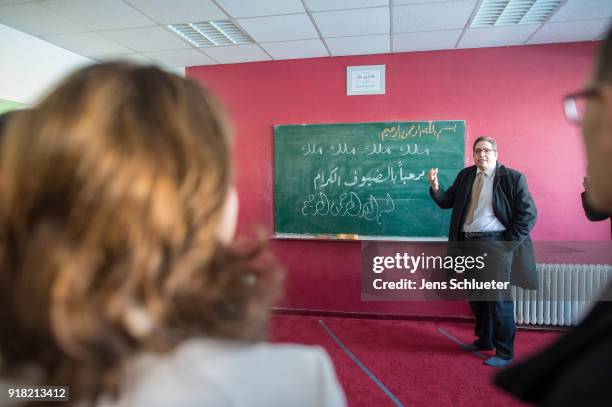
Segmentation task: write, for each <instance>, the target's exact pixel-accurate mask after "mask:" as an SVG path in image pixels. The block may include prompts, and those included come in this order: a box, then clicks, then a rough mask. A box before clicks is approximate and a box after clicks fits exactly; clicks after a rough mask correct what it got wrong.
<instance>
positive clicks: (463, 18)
mask: <svg viewBox="0 0 612 407" xmlns="http://www.w3.org/2000/svg"><path fill="white" fill-rule="evenodd" d="M476 3H477V1H476V0H468V1H452V2H447V3H435V4H415V5H412V6H400V7H394V8H393V32H394V33H402V32H417V31H435V30H451V29H463V28H464V27H465V25H466V24H467V22H468V20H469V19H470V16H471V15H472V12H473V11H474V6H475V5H476Z"/></svg>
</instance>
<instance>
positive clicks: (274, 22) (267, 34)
mask: <svg viewBox="0 0 612 407" xmlns="http://www.w3.org/2000/svg"><path fill="white" fill-rule="evenodd" d="M236 21H237V22H238V24H239V25H240V26H241V27H242V28H243V29H244V31H246V33H247V34H249V35H250V36H251V37H253V39H255V41H257V42H278V41H291V40H306V39H311V38H319V34H318V33H317V30H316V29H315V27H314V25H313V24H312V21H311V20H310V18H309V17H308V15H307V14H291V15H286V16H276V17H256V18H242V19H239V20H236Z"/></svg>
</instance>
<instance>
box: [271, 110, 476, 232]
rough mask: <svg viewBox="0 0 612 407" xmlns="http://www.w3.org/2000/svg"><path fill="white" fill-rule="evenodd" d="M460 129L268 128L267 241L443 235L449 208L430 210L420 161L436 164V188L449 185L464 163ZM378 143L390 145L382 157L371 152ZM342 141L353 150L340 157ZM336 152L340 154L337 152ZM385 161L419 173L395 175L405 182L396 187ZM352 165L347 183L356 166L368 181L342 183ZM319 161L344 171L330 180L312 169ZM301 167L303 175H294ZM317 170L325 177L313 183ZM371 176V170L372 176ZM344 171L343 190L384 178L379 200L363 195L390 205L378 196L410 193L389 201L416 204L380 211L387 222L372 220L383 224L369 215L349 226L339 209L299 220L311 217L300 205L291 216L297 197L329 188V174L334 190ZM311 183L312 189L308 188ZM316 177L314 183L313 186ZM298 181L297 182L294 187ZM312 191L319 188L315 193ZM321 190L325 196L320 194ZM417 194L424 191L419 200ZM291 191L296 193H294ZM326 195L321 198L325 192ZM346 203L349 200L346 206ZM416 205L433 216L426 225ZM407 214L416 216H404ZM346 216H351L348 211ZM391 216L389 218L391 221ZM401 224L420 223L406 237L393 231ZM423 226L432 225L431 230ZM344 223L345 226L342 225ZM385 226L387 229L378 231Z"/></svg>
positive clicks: (458, 125) (456, 125)
mask: <svg viewBox="0 0 612 407" xmlns="http://www.w3.org/2000/svg"><path fill="white" fill-rule="evenodd" d="M465 127H466V124H465V121H464V120H439V121H394V122H365V123H330V124H301V125H276V126H274V238H276V239H321V240H392V241H443V240H446V239H447V236H446V235H447V232H448V222H449V219H450V211H443V210H441V209H439V208H437V207H435V210H434V209H433V207H434V205H435V204H434V203H433V200H431V198H430V197H429V195H428V193H427V191H428V184H427V179H426V174H425V176H423V173H424V169H425V166H433V167H438V168H441V177H440V178H441V185H442V186H443V187H448V186H449V185H450V183H452V181H453V180H454V177H455V176H456V174H457V172H458V171H459V170H461V169H462V168H463V166H464V162H465V156H464V153H465ZM347 140H349V142H354V145H351V144H347ZM336 141H338V146H337V147H335V150H334V143H335V142H336ZM379 141H380V142H379ZM369 143H372V146H371V148H370V147H368V144H369ZM377 144H378V147H380V148H381V149H383V148H387V147H389V149H390V150H391V152H388V151H387V153H389V154H388V155H385V154H384V153H383V152H382V150H381V151H375V150H376V149H377ZM306 145H308V147H306ZM347 145H349V147H348V148H349V150H350V149H351V148H352V150H353V151H352V152H353V155H352V156H351V155H350V154H346V153H347ZM298 147H299V151H298ZM368 148H370V150H368ZM403 148H405V150H402V149H403ZM419 148H420V150H419ZM311 149H312V150H313V151H316V152H317V153H320V154H319V155H315V156H313V157H312V161H308V160H311V158H310V156H309V154H310V153H311V152H310V150H311ZM355 151H357V153H355ZM424 151H426V152H427V154H426V155H422V154H423V152H424ZM334 152H335V153H334ZM415 152H416V153H415ZM341 153H344V154H341ZM326 154H327V156H326ZM343 155H344V156H345V157H343ZM400 155H401V157H400ZM304 157H306V158H304ZM326 157H327V158H326ZM399 159H401V161H399ZM317 160H319V161H317ZM326 160H327V161H326ZM351 160H352V161H351ZM390 160H391V161H392V160H398V163H399V166H400V167H401V165H402V164H405V163H406V164H413V165H417V164H418V166H420V168H419V169H420V171H419V173H418V175H417V176H415V175H416V174H414V173H410V175H411V176H412V177H413V178H412V179H410V178H408V177H402V180H404V181H403V185H405V186H403V185H402V183H400V182H399V181H398V182H396V179H397V178H398V177H397V174H396V175H395V178H392V179H393V184H391V183H390V181H389V179H388V176H389V173H391V174H390V175H391V176H393V175H394V174H393V168H391V166H390V165H389V166H387V163H388V162H390ZM351 163H353V164H351ZM355 163H358V164H355ZM351 165H357V167H356V168H357V169H356V170H355V171H353V172H354V173H355V176H354V178H353V179H354V180H358V177H357V173H358V170H362V171H366V172H367V171H369V174H372V175H368V176H367V177H366V176H365V175H362V178H361V179H362V180H363V179H366V180H371V181H372V182H371V183H370V184H369V185H366V184H363V185H360V184H362V183H359V184H354V183H352V182H347V181H346V180H347V179H348V177H347V176H346V172H347V171H348V172H350V170H352V169H353V168H355V167H351ZM360 165H363V168H359V166H360ZM311 166H312V167H311ZM320 166H322V167H321V168H323V167H325V166H327V167H328V169H329V168H331V167H333V166H335V167H334V170H336V173H335V174H334V175H338V173H341V172H342V171H343V170H345V171H344V174H341V175H339V176H337V177H335V178H334V177H331V176H330V175H329V174H330V172H329V171H328V172H327V173H325V171H322V172H321V171H319V167H320ZM343 166H344V167H343ZM384 166H387V168H385V169H386V170H387V172H386V173H385V172H384V171H385V169H382V170H381V168H383V167H384ZM406 168H407V167H406V166H405V167H404V169H406ZM442 168H444V170H442ZM314 169H317V172H316V173H313V172H312V171H313V170H314ZM395 169H396V170H397V169H398V168H397V167H395ZM374 170H376V172H375V173H374V172H373V171H374ZM399 170H402V168H399ZM300 171H302V172H304V173H300ZM396 172H397V171H396ZM381 173H383V174H386V175H387V177H382V176H381ZM406 173H407V172H406ZM320 174H323V177H322V180H323V181H326V182H320V181H321V175H320ZM374 174H378V175H377V176H376V177H374ZM315 175H316V177H315ZM343 175H344V177H345V178H344V180H345V181H343V182H344V184H342V188H349V189H353V190H354V189H356V188H357V187H358V186H362V187H363V188H362V189H360V192H362V193H364V194H369V192H370V189H368V188H370V185H372V184H374V185H373V186H372V190H376V188H377V187H381V186H382V185H383V184H380V185H379V184H378V182H379V180H383V178H386V179H385V180H383V181H384V182H387V185H386V187H382V189H380V188H379V189H378V190H377V191H378V192H377V193H378V194H379V195H378V197H376V193H374V192H373V193H371V194H370V197H371V198H373V196H372V195H374V197H376V198H375V199H374V203H375V204H376V203H377V201H378V202H383V203H384V202H387V203H388V202H389V201H388V200H387V201H384V199H380V194H381V193H385V192H390V193H391V195H397V194H399V195H405V196H407V197H408V198H409V199H408V198H402V199H399V200H397V199H396V201H395V202H402V203H404V204H405V202H408V201H414V202H415V204H412V203H411V202H409V203H410V205H412V206H411V207H410V209H409V210H408V211H405V209H406V208H405V207H404V211H400V210H398V211H397V213H393V211H392V210H391V211H386V212H388V213H385V214H384V215H385V216H388V217H387V218H383V219H386V220H387V222H388V223H387V225H384V222H380V218H379V217H380V216H381V215H379V217H377V218H376V219H377V220H378V222H377V223H378V224H381V223H382V226H381V225H376V224H374V222H373V220H374V219H369V218H368V219H367V220H370V221H372V222H370V223H368V222H365V221H364V222H361V224H360V226H355V224H356V223H355V222H357V223H359V221H356V220H355V219H354V218H349V217H346V218H341V216H342V213H340V214H339V216H337V215H336V216H322V214H323V215H325V214H324V213H323V211H321V212H319V211H317V212H316V213H314V215H315V216H314V217H304V216H306V215H310V213H309V210H307V211H306V212H304V210H302V213H301V214H300V213H298V212H299V206H300V205H301V202H302V198H303V196H301V195H304V196H306V195H307V196H309V197H310V196H312V195H313V192H314V193H317V190H316V189H317V188H323V187H327V186H328V185H329V188H333V187H334V186H335V183H336V179H338V188H340V184H341V181H340V179H341V178H342V176H343ZM351 175H352V174H351ZM360 175H361V173H360ZM291 177H298V178H291ZM326 177H327V180H326ZM313 178H314V180H313ZM332 178H333V180H334V184H333V185H330V184H329V181H330V180H331V179H332ZM406 179H408V181H414V182H416V183H411V182H408V183H407V182H406V181H405V180H406ZM305 180H307V181H305ZM313 181H314V187H313V186H312V183H313ZM317 181H319V183H318V185H317ZM383 181H380V182H383ZM304 182H308V184H304ZM297 184H300V185H299V186H296V185H297ZM351 184H352V185H351ZM349 185H351V187H349ZM426 185H427V187H426ZM313 188H314V190H313ZM387 189H388V190H387ZM287 191H288V192H287ZM343 191H344V192H345V193H344V194H343V195H342V196H345V195H346V193H348V192H349V190H348V189H342V190H340V191H339V192H343ZM410 191H412V192H410ZM318 192H319V193H322V192H321V191H320V190H319V191H318ZM323 192H325V193H327V191H323ZM339 192H338V193H339ZM424 194H427V195H426V197H425V195H424ZM298 195H300V196H299V197H297V198H296V196H298ZM353 195H355V194H351V202H352V196H353ZM355 196H356V195H355ZM387 196H388V199H391V196H389V194H387ZM298 198H299V199H298ZM325 198H326V199H327V196H326V197H325ZM371 198H370V199H371ZM417 198H418V199H417ZM296 199H297V201H296ZM356 199H357V200H358V199H359V198H358V197H356ZM288 201H291V202H290V204H289V206H288V203H287V202H288ZM331 201H332V200H331V199H330V202H331ZM345 202H347V200H345ZM355 202H357V201H355ZM364 202H365V201H364ZM304 203H306V202H304ZM337 203H338V201H336V204H337ZM391 203H393V204H394V205H393V208H395V203H394V202H393V200H391ZM359 205H360V208H361V202H359ZM415 205H416V206H415ZM419 205H420V206H419ZM311 206H312V205H311ZM328 206H329V208H328V209H333V207H334V204H333V203H332V204H330V203H329V202H328ZM345 206H349V205H348V204H347V205H345ZM381 206H382V205H381ZM363 207H364V208H365V207H366V205H363ZM400 207H401V205H398V208H400ZM376 208H378V205H376ZM417 208H419V209H422V210H423V211H425V212H424V213H428V214H429V216H430V218H431V219H433V220H432V221H431V222H429V221H428V222H425V221H424V220H423V217H422V216H420V215H419V213H418V209H417ZM309 209H310V207H309ZM336 209H337V207H336ZM343 209H344V207H343ZM364 211H365V209H364ZM415 211H416V212H415ZM311 212H312V211H311ZM330 212H331V211H330ZM380 212H381V213H382V212H385V211H383V210H380ZM404 212H406V214H403V213H404ZM411 212H415V213H413V214H412V215H411ZM364 213H365V212H364ZM368 213H370V212H368ZM345 215H346V211H345ZM351 216H353V217H354V216H355V215H351ZM393 216H395V218H394V217H393ZM326 217H327V219H326ZM315 218H316V219H315ZM366 218H367V216H363V217H362V219H366ZM430 218H427V219H430ZM345 219H346V220H345ZM306 221H308V222H311V224H306V223H307V222H306ZM328 221H329V222H328ZM404 221H405V222H408V224H412V223H417V224H418V223H420V224H421V226H420V228H419V227H415V228H414V230H415V233H413V234H406V233H398V228H399V226H397V225H402V224H404V223H402V222H404ZM333 222H335V225H336V226H337V227H338V229H337V230H336V229H334V230H330V229H329V228H332V227H335V226H333V225H332V223H333ZM343 222H347V225H345V224H344V223H343ZM349 223H350V224H349ZM430 224H432V225H433V226H431V227H430ZM370 225H374V226H370ZM389 225H393V226H389ZM423 225H426V226H423ZM345 226H346V228H348V229H343V227H345ZM309 228H311V230H308V229H309ZM357 228H360V229H359V231H358V233H353V232H354V231H355V229H357ZM386 228H388V229H386ZM296 229H299V230H296ZM321 229H322V230H321ZM386 230H389V231H391V232H393V233H384V232H385V231H386ZM367 232H374V233H367Z"/></svg>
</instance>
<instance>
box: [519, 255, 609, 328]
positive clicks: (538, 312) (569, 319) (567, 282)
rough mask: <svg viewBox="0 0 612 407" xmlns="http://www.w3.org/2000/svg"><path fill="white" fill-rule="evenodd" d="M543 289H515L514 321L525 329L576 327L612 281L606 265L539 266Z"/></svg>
mask: <svg viewBox="0 0 612 407" xmlns="http://www.w3.org/2000/svg"><path fill="white" fill-rule="evenodd" d="M537 270H538V277H539V279H540V288H539V289H537V290H523V289H522V288H518V287H512V291H513V294H514V299H515V302H514V317H515V319H516V323H517V324H523V325H551V326H571V325H576V324H577V323H578V321H579V320H580V318H581V317H582V314H583V312H585V307H590V306H591V305H590V303H591V302H592V301H594V300H596V299H597V298H598V296H599V293H600V292H601V291H602V290H603V289H604V288H605V286H606V285H607V281H608V279H612V266H610V265H606V264H538V265H537Z"/></svg>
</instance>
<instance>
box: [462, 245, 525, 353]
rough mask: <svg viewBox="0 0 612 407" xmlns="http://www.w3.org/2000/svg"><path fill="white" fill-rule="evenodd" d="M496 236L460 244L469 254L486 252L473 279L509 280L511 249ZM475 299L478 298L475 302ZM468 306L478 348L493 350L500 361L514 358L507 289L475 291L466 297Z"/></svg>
mask: <svg viewBox="0 0 612 407" xmlns="http://www.w3.org/2000/svg"><path fill="white" fill-rule="evenodd" d="M498 240H499V237H481V238H478V239H474V240H472V241H464V242H463V244H464V245H466V247H465V248H464V249H467V250H468V251H469V252H472V254H473V255H475V256H476V255H482V254H483V253H488V257H487V262H486V263H487V267H486V268H485V269H484V270H482V271H479V273H478V275H477V276H475V277H476V278H477V279H481V280H483V281H490V280H492V279H495V280H496V281H509V280H510V274H509V273H510V268H511V265H512V250H511V248H510V244H509V242H500V241H498ZM475 299H480V300H479V301H475ZM470 307H471V308H472V312H473V313H474V316H475V317H476V326H475V327H474V335H475V336H476V338H477V339H476V340H475V341H474V344H475V345H476V346H478V347H480V348H495V351H496V356H497V357H499V358H501V359H512V358H513V357H514V337H515V335H516V323H515V321H514V302H513V301H512V296H511V294H510V290H503V291H501V290H492V291H491V290H489V291H483V290H476V291H475V292H472V293H471V295H470Z"/></svg>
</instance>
